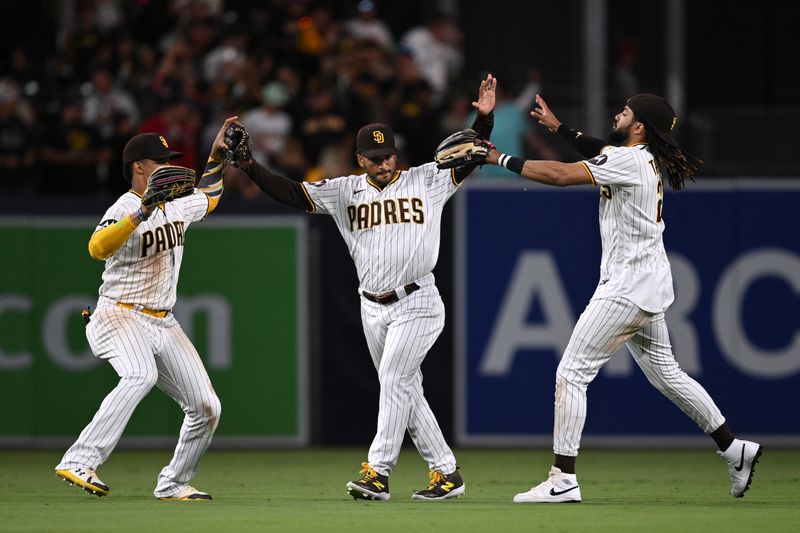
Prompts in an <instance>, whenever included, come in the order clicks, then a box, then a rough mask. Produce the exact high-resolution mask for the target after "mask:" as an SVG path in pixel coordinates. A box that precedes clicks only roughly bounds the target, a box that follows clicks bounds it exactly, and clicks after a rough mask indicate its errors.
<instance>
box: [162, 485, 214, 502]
mask: <svg viewBox="0 0 800 533" xmlns="http://www.w3.org/2000/svg"><path fill="white" fill-rule="evenodd" d="M156 498H158V499H159V500H180V501H193V500H210V499H212V498H211V495H210V494H206V493H205V492H203V491H201V490H197V489H196V488H194V487H192V486H191V485H181V487H180V488H179V489H178V492H176V493H175V494H172V495H171V496H156Z"/></svg>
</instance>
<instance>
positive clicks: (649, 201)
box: [486, 94, 762, 503]
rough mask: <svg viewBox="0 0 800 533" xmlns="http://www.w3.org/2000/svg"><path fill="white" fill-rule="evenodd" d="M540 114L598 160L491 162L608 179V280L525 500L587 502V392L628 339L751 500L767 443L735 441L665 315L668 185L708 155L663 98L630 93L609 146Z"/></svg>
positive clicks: (544, 175) (582, 322)
mask: <svg viewBox="0 0 800 533" xmlns="http://www.w3.org/2000/svg"><path fill="white" fill-rule="evenodd" d="M536 104H537V106H538V107H536V108H535V109H534V111H533V112H532V113H531V115H532V116H533V117H534V118H535V119H537V120H538V121H539V122H540V123H541V124H543V125H544V126H546V127H547V128H548V129H549V130H550V131H551V132H554V133H558V134H559V135H561V136H562V137H564V138H565V139H566V140H567V141H569V142H570V143H571V144H572V145H573V146H575V147H576V148H577V149H578V150H579V151H580V152H581V153H582V154H583V155H584V156H586V157H588V158H590V159H587V160H585V161H581V162H578V163H561V162H558V161H530V160H528V161H524V160H522V159H520V158H517V157H513V156H509V155H506V154H502V153H500V152H498V151H497V150H490V151H489V153H488V154H487V156H486V162H487V163H492V164H497V165H502V166H504V167H506V168H508V169H510V170H513V171H514V172H517V173H518V174H521V175H522V176H523V177H525V178H528V179H531V180H534V181H537V182H539V183H544V184H546V185H556V186H567V185H590V184H591V185H599V186H600V236H601V240H602V246H603V254H602V260H601V263H600V281H599V283H598V285H597V289H596V290H595V293H594V295H593V296H592V299H591V301H590V302H589V304H588V305H587V306H586V309H585V310H584V312H583V313H582V314H581V316H580V318H579V319H578V323H577V324H576V325H575V329H574V330H573V332H572V337H571V338H570V341H569V344H568V345H567V349H566V351H565V352H564V355H563V357H562V358H561V361H560V363H559V365H558V370H557V371H556V385H555V424H554V428H553V451H554V453H555V458H554V461H553V466H552V468H551V469H550V473H549V476H548V479H547V480H545V481H544V482H542V483H540V484H539V485H537V486H535V487H533V488H532V489H530V490H529V491H527V492H523V493H520V494H517V495H516V496H514V502H516V503H562V502H580V501H581V491H580V486H579V485H578V481H577V477H576V475H575V461H576V458H577V455H578V448H579V447H580V440H581V434H582V432H583V426H584V422H585V421H586V390H587V388H588V386H589V384H590V383H591V382H592V380H593V379H594V378H595V376H597V373H598V372H599V371H600V369H601V368H602V367H603V365H604V364H605V363H606V362H607V361H608V360H609V359H610V358H611V356H612V355H613V354H614V353H615V352H616V351H617V350H619V349H620V348H621V347H622V346H623V345H625V346H627V347H628V349H629V350H630V352H631V354H632V355H633V358H634V360H635V361H636V363H637V364H638V365H639V367H640V368H641V369H642V371H643V372H644V374H645V376H647V379H648V381H650V383H651V384H652V385H653V386H655V387H656V388H657V389H658V390H659V391H660V392H661V393H662V394H664V396H666V397H667V398H669V399H670V400H671V401H672V402H673V403H674V404H675V405H677V406H678V407H679V408H680V409H681V410H682V411H683V412H684V413H685V414H686V415H687V416H689V417H690V418H691V419H692V420H693V421H694V422H695V423H696V424H697V425H698V426H699V427H700V428H701V429H702V430H703V431H704V432H705V433H707V434H708V435H709V436H711V438H712V439H714V442H715V443H716V445H717V447H718V449H719V451H718V453H719V454H720V455H721V456H722V457H723V458H724V459H725V461H726V462H727V464H728V472H729V474H730V478H731V482H732V487H731V495H733V496H735V497H742V496H744V493H745V491H746V490H747V489H748V487H749V486H750V482H751V481H752V477H753V471H754V469H755V464H756V462H757V461H758V458H759V456H760V455H761V451H762V448H761V445H759V444H758V443H756V442H751V441H746V440H739V439H736V438H734V436H733V434H732V432H731V430H730V428H729V427H728V424H727V422H726V421H725V418H724V417H723V416H722V413H721V412H720V410H719V408H718V407H717V406H716V405H715V403H714V401H713V400H712V399H711V397H710V396H709V394H708V393H707V392H706V390H705V389H704V388H703V387H702V386H701V385H700V384H699V383H697V382H696V381H695V380H694V379H692V378H691V377H689V376H688V375H687V374H686V373H685V372H684V371H683V370H681V368H680V367H679V365H678V362H677V361H676V360H675V356H674V355H673V353H672V346H671V345H670V342H669V334H668V331H667V324H666V322H665V320H664V312H665V311H666V310H667V308H669V306H670V304H671V303H672V301H673V299H674V294H673V290H672V271H671V268H670V263H669V260H668V258H667V253H666V251H665V249H664V242H663V240H662V233H663V232H664V221H663V218H662V209H663V205H664V183H663V182H664V181H665V180H667V181H669V183H670V185H671V186H672V188H673V189H675V190H680V189H683V188H684V186H685V182H686V180H689V179H693V175H694V173H695V171H696V170H697V168H698V167H699V165H700V163H701V162H700V161H699V160H698V159H697V158H696V157H694V156H692V155H691V154H689V153H688V152H686V151H685V150H683V149H682V148H681V147H680V146H679V145H678V143H677V142H676V141H675V139H674V138H673V137H672V129H673V127H674V126H675V124H676V122H677V117H676V115H675V111H674V110H673V109H672V107H671V106H670V105H669V103H668V102H667V101H666V100H665V99H664V98H661V97H660V96H656V95H652V94H639V95H636V96H634V97H632V98H630V99H629V100H628V102H627V105H626V106H625V107H624V109H623V110H622V111H621V112H620V113H619V114H617V115H616V116H615V117H614V127H613V130H612V131H611V133H610V134H609V142H610V144H609V143H607V142H604V141H603V140H601V139H595V138H592V137H588V136H585V135H583V134H582V133H581V132H578V131H575V130H572V129H569V128H567V127H566V126H565V125H563V124H562V123H561V122H560V121H559V120H558V119H557V118H556V117H555V115H553V113H552V111H551V110H550V108H549V107H548V106H547V104H546V103H545V101H544V100H543V99H542V98H541V97H540V96H538V95H537V96H536Z"/></svg>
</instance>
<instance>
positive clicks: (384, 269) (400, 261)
mask: <svg viewBox="0 0 800 533" xmlns="http://www.w3.org/2000/svg"><path fill="white" fill-rule="evenodd" d="M303 185H304V186H305V190H306V192H307V194H308V196H309V198H310V200H311V202H312V203H313V205H314V212H316V213H323V214H328V215H331V216H333V218H334V220H335V221H336V226H337V227H338V228H339V231H340V232H341V234H342V237H344V240H345V242H346V243H347V247H348V249H349V250H350V255H351V256H352V258H353V261H354V262H355V264H356V270H357V271H358V279H359V283H360V285H361V290H363V291H366V292H371V293H379V292H386V291H390V290H393V289H395V288H397V287H401V286H403V285H406V284H407V283H411V282H412V281H414V280H417V279H419V278H421V277H422V276H424V275H426V274H429V273H430V272H431V271H432V270H433V267H435V266H436V261H437V260H438V258H439V240H440V236H441V220H442V209H443V208H444V204H445V203H446V202H447V200H449V199H450V197H451V196H452V195H453V193H454V192H455V191H456V189H457V188H458V184H456V183H455V181H454V179H453V173H452V172H451V171H450V170H439V169H437V168H436V164H435V163H427V164H425V165H421V166H418V167H413V168H410V169H408V170H403V171H398V172H397V174H395V177H394V178H393V179H392V180H391V181H390V182H389V183H388V184H387V185H386V187H384V188H383V189H382V190H381V188H380V187H379V186H378V185H376V184H374V183H373V182H372V180H370V179H369V177H368V176H367V175H366V174H364V175H353V176H344V177H340V178H334V179H328V180H324V181H321V182H309V183H304V184H303Z"/></svg>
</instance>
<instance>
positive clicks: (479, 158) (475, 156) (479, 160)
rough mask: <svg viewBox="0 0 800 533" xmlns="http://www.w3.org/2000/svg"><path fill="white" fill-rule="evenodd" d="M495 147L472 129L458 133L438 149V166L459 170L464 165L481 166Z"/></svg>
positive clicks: (436, 157) (435, 157)
mask: <svg viewBox="0 0 800 533" xmlns="http://www.w3.org/2000/svg"><path fill="white" fill-rule="evenodd" d="M492 148H494V145H493V144H492V143H490V142H489V141H487V140H486V139H484V138H483V137H481V135H480V134H479V133H478V132H477V131H475V130H473V129H470V128H467V129H465V130H461V131H457V132H455V133H454V134H452V135H451V136H449V137H448V138H446V139H445V140H443V141H442V142H441V143H439V146H437V147H436V154H435V155H434V159H435V160H436V166H437V167H439V168H458V167H463V166H464V165H472V164H475V165H481V164H483V163H484V161H486V154H488V153H489V150H491V149H492Z"/></svg>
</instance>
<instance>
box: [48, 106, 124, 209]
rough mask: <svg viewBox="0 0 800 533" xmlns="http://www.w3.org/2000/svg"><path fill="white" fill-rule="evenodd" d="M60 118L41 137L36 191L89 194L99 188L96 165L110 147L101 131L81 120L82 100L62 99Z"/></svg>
mask: <svg viewBox="0 0 800 533" xmlns="http://www.w3.org/2000/svg"><path fill="white" fill-rule="evenodd" d="M60 118H61V120H60V121H58V122H56V123H55V124H53V125H51V126H50V127H49V128H47V129H46V131H45V133H44V136H43V138H42V141H41V156H40V157H41V161H42V181H41V183H40V187H39V192H40V193H42V194H53V195H59V194H60V195H89V194H96V193H97V191H98V188H99V187H98V185H99V180H98V174H99V173H98V165H100V164H101V163H105V162H108V161H109V160H110V158H111V151H110V150H109V149H108V148H105V147H104V146H103V143H102V139H101V138H100V134H99V133H98V132H97V130H96V129H94V128H93V127H92V126H90V125H88V124H85V123H84V122H83V111H82V106H81V103H80V102H79V101H77V100H70V101H67V102H65V103H64V104H63V105H62V107H61V117H60Z"/></svg>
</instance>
